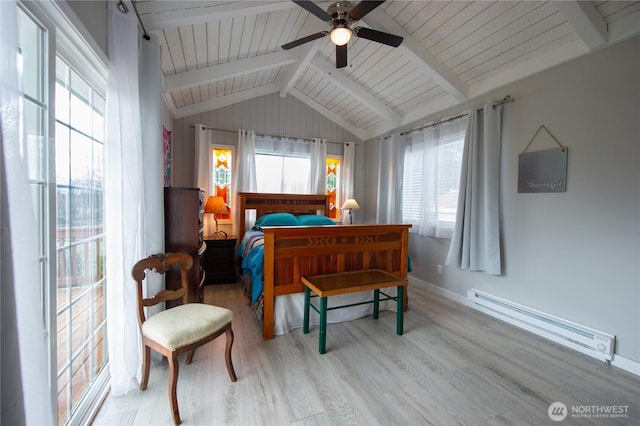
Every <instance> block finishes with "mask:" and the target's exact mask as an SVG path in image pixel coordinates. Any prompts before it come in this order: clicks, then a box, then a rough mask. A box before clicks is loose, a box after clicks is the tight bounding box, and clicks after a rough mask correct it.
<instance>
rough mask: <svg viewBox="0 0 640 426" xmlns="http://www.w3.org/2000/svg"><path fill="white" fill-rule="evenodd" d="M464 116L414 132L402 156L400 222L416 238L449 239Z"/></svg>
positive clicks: (458, 177) (456, 201) (456, 189)
mask: <svg viewBox="0 0 640 426" xmlns="http://www.w3.org/2000/svg"><path fill="white" fill-rule="evenodd" d="M466 122H467V119H466V117H462V118H459V119H456V120H453V121H450V122H444V123H441V124H439V125H436V126H430V127H427V128H425V129H423V130H420V131H415V132H412V133H410V134H409V135H408V136H407V140H406V144H405V153H404V171H403V189H402V221H403V222H405V223H411V224H412V225H413V229H412V232H418V233H419V234H420V235H426V236H434V237H440V238H451V235H452V234H453V228H454V225H455V220H456V211H457V205H458V188H459V184H460V170H461V166H462V150H463V146H464V135H465V128H466Z"/></svg>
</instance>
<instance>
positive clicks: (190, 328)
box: [132, 253, 237, 425]
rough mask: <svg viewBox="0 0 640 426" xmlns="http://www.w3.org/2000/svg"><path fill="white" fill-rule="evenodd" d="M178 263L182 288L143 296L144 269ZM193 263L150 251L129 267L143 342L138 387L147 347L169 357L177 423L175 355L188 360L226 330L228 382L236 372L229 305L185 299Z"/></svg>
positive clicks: (159, 270)
mask: <svg viewBox="0 0 640 426" xmlns="http://www.w3.org/2000/svg"><path fill="white" fill-rule="evenodd" d="M176 264H177V265H178V266H179V268H180V275H181V279H182V288H181V289H179V290H176V291H172V290H162V291H160V292H158V293H157V294H156V295H154V296H152V297H148V298H145V297H144V296H143V292H142V287H143V286H142V281H143V280H144V279H145V277H146V272H145V271H146V270H147V269H149V270H155V272H157V273H160V274H164V273H165V272H167V271H168V270H169V269H170V268H171V266H172V265H176ZM192 266H193V259H192V258H191V256H190V255H188V254H186V253H167V254H166V255H164V254H154V255H152V256H149V257H148V258H146V259H143V260H140V261H139V262H138V263H136V264H135V266H134V267H133V271H132V275H133V279H134V280H136V282H137V284H138V320H139V323H140V329H141V332H142V342H143V344H144V357H143V365H142V370H143V373H142V382H141V383H140V390H142V391H143V390H145V389H146V388H147V383H148V381H149V367H150V366H149V362H150V358H151V349H154V350H156V351H158V352H159V353H160V354H162V355H164V356H165V357H166V358H167V360H168V361H169V402H170V403H171V414H172V416H173V421H174V423H175V424H176V425H179V424H180V412H179V411H178V398H177V395H176V386H177V384H178V356H179V355H180V354H183V353H185V352H189V354H188V355H187V361H186V363H187V364H190V363H191V360H192V359H193V353H194V352H195V349H196V348H197V347H198V346H201V345H204V344H205V343H208V342H210V341H212V340H213V339H215V338H216V337H218V336H220V335H222V334H223V333H224V334H226V340H227V346H226V351H225V361H226V364H227V371H228V372H229V377H230V378H231V381H232V382H235V381H236V380H237V379H236V373H235V371H234V369H233V363H232V361H231V347H232V346H233V329H232V328H231V320H232V319H233V313H232V312H231V311H230V310H229V309H225V308H221V307H218V306H212V305H205V304H202V303H189V300H188V291H187V289H188V285H189V278H188V271H189V270H190V269H191V267H192ZM178 298H182V301H183V304H182V305H179V306H175V307H173V308H171V309H167V310H164V311H162V312H159V313H157V314H155V315H152V316H150V317H149V318H147V317H146V316H145V312H144V308H145V307H147V306H153V305H156V304H158V303H162V302H165V301H167V300H174V299H178Z"/></svg>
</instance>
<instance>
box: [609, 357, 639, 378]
mask: <svg viewBox="0 0 640 426" xmlns="http://www.w3.org/2000/svg"><path fill="white" fill-rule="evenodd" d="M611 365H613V366H614V367H618V368H620V369H622V370H625V371H628V372H629V373H632V374H635V375H636V376H640V362H638V361H634V360H632V359H629V358H625V357H623V356H620V355H618V354H616V353H614V354H613V359H612V360H611Z"/></svg>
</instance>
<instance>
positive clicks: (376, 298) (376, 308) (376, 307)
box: [373, 289, 380, 319]
mask: <svg viewBox="0 0 640 426" xmlns="http://www.w3.org/2000/svg"><path fill="white" fill-rule="evenodd" d="M379 316H380V290H378V289H375V290H373V319H378V317H379Z"/></svg>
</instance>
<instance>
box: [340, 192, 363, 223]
mask: <svg viewBox="0 0 640 426" xmlns="http://www.w3.org/2000/svg"><path fill="white" fill-rule="evenodd" d="M346 209H349V223H350V224H351V225H353V215H352V213H351V211H352V210H359V209H360V206H359V205H358V202H357V201H356V200H354V199H353V198H347V201H345V202H344V204H343V205H342V207H341V208H340V210H346Z"/></svg>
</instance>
